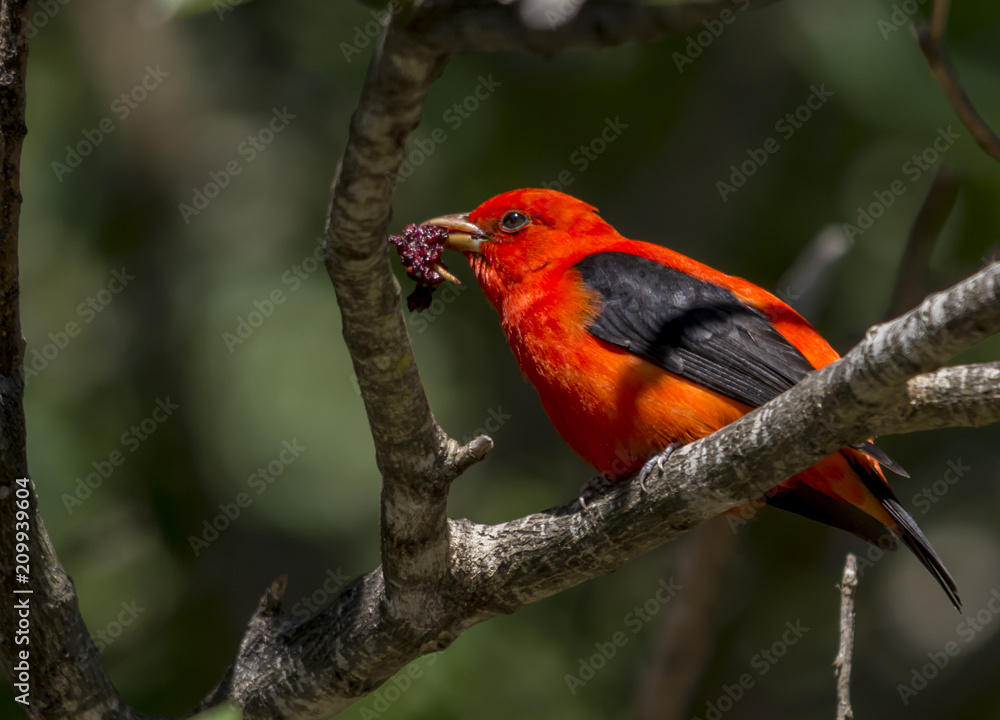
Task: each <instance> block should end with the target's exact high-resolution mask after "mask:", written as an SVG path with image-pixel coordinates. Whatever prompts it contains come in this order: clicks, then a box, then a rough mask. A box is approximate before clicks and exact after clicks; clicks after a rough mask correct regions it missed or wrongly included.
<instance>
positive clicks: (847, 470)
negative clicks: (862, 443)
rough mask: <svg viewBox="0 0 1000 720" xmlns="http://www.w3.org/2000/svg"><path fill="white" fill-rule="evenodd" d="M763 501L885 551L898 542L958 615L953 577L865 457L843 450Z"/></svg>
mask: <svg viewBox="0 0 1000 720" xmlns="http://www.w3.org/2000/svg"><path fill="white" fill-rule="evenodd" d="M838 470H839V472H837V471H838ZM859 480H860V487H859V484H858V481H859ZM766 500H767V503H768V504H769V505H772V506H774V507H778V508H781V509H782V510H788V511H790V512H793V513H796V514H798V515H802V516H804V517H807V518H809V519H811V520H817V521H819V522H822V523H825V524H827V525H832V526H834V527H838V528H841V529H843V530H847V531H849V532H852V533H854V534H855V535H857V536H858V537H860V538H862V539H864V540H867V541H868V542H870V543H872V544H873V545H877V546H879V547H881V548H883V549H887V550H888V549H895V547H896V542H895V540H896V538H898V539H900V540H902V541H903V544H904V545H906V547H908V548H909V549H910V551H911V552H912V553H913V554H914V555H915V556H916V557H917V559H918V560H919V561H920V563H921V564H922V565H923V566H924V567H925V568H927V570H928V572H930V574H931V575H933V576H934V579H935V580H937V581H938V584H940V585H941V588H942V589H943V590H944V591H945V594H946V595H947V596H948V599H949V600H951V602H952V604H953V605H954V606H955V607H956V608H957V609H958V610H959V611H961V609H962V601H961V600H960V599H959V597H958V588H957V586H956V585H955V580H954V578H952V576H951V573H949V572H948V570H947V568H945V566H944V563H943V562H942V561H941V558H940V557H939V556H938V554H937V552H935V551H934V548H933V547H932V546H931V544H930V541H929V540H928V539H927V537H926V536H925V535H924V534H923V532H921V530H920V528H919V527H917V523H916V522H915V521H914V520H913V518H912V517H910V515H909V513H907V512H906V510H904V509H903V506H902V505H901V504H900V502H899V500H897V499H896V496H895V495H894V494H893V492H892V490H890V489H889V486H888V485H887V484H886V481H885V478H884V477H883V475H882V472H881V470H880V469H879V467H878V464H877V463H876V462H875V461H873V460H872V459H871V458H870V457H869V456H867V454H866V453H864V452H862V451H859V450H856V449H853V448H845V449H844V450H842V451H841V452H840V453H838V454H837V455H833V456H830V457H829V458H826V459H825V460H823V461H822V462H820V463H818V464H817V465H814V466H813V467H811V468H809V469H808V470H806V471H805V472H803V473H800V474H799V475H796V476H795V477H794V478H792V479H791V480H789V481H787V482H785V483H782V484H781V485H779V486H778V487H777V488H775V492H773V493H770V494H769V495H768V497H767V498H766Z"/></svg>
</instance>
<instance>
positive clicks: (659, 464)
mask: <svg viewBox="0 0 1000 720" xmlns="http://www.w3.org/2000/svg"><path fill="white" fill-rule="evenodd" d="M680 446H681V444H680V443H670V444H669V445H667V446H666V447H665V448H663V451H662V452H660V453H658V454H656V455H654V456H653V457H651V458H650V459H649V460H647V461H646V464H645V465H643V466H642V469H641V470H640V471H639V473H638V478H639V487H640V488H642V491H643V492H648V491H649V488H647V487H646V481H647V480H648V479H649V476H650V475H651V474H652V473H653V471H654V470H659V471H660V472H663V464H664V463H665V462H666V461H667V458H669V457H670V456H671V455H672V454H673V452H674V450H676V449H677V448H679V447H680Z"/></svg>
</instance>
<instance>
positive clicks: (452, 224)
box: [424, 189, 961, 609]
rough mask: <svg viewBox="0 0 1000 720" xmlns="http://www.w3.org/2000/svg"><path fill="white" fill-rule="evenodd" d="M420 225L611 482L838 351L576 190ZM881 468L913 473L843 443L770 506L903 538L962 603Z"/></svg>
mask: <svg viewBox="0 0 1000 720" xmlns="http://www.w3.org/2000/svg"><path fill="white" fill-rule="evenodd" d="M424 226H425V227H427V226H430V227H433V228H434V229H435V231H436V230H437V229H438V228H440V229H445V230H447V231H448V237H447V239H446V240H444V245H445V247H447V248H450V249H452V250H458V251H460V252H463V253H465V255H466V257H467V258H468V261H469V265H470V266H471V267H472V270H473V271H474V272H475V275H476V278H477V280H478V281H479V284H480V286H481V287H482V289H483V293H484V294H485V295H486V298H487V299H488V300H489V302H490V303H491V304H492V305H493V307H494V308H496V310H497V312H498V313H499V314H500V325H501V327H502V328H503V331H504V333H505V334H506V336H507V340H508V342H509V343H510V347H511V350H513V352H514V357H515V358H516V360H517V364H518V365H519V366H520V367H521V371H522V373H523V374H524V375H525V376H526V377H527V379H528V380H529V381H530V382H531V384H532V385H534V387H535V389H536V390H537V391H538V394H539V396H540V397H541V400H542V405H543V406H544V408H545V411H546V413H548V416H549V418H550V419H551V421H552V423H553V424H554V425H555V427H556V429H557V430H558V431H559V434H560V435H561V436H562V437H563V439H564V440H565V441H566V442H567V443H568V444H569V446H570V447H571V448H573V450H575V451H576V452H577V453H578V454H579V455H580V456H581V457H582V458H583V459H584V460H586V461H587V462H588V463H590V464H591V465H592V466H593V467H595V468H596V469H597V470H599V471H600V472H601V473H603V474H604V475H605V476H606V477H608V478H609V479H611V480H612V481H614V480H617V479H620V478H625V477H628V476H630V475H632V474H634V473H636V472H637V471H640V470H641V469H643V467H644V465H645V464H646V463H647V461H648V460H649V459H650V458H653V457H655V456H656V455H657V454H658V453H660V452H661V451H663V450H665V449H667V448H669V447H671V446H673V445H674V444H683V443H688V442H691V441H693V440H697V439H698V438H701V437H704V436H705V435H708V434H710V433H712V432H714V431H715V430H718V429H719V428H721V427H723V426H725V425H727V424H729V423H731V422H733V421H734V420H736V419H737V418H739V417H740V416H742V415H744V414H745V413H747V412H749V411H750V410H752V409H753V408H756V407H759V406H761V405H763V404H764V403H766V402H767V401H768V400H770V399H772V398H774V397H776V396H777V395H779V394H780V393H782V392H784V391H785V390H787V389H788V388H790V387H792V386H793V385H795V384H796V383H797V382H799V381H800V380H802V378H804V377H805V376H806V375H807V374H808V373H809V372H811V371H812V370H815V369H817V368H821V367H823V366H824V365H827V364H829V363H831V362H833V361H834V360H836V359H837V358H838V357H839V355H838V354H837V353H836V351H835V350H834V349H833V348H832V347H830V345H829V343H827V342H826V340H824V339H823V338H822V337H821V336H820V334H819V333H818V332H817V331H816V330H815V329H814V328H813V327H812V326H811V325H810V324H809V323H808V322H806V320H805V319H804V318H802V317H801V316H800V315H799V314H798V313H796V312H795V311H794V310H793V309H792V308H791V307H789V306H788V305H786V304H785V303H783V302H782V301H781V300H779V299H778V298H776V297H775V296H774V295H772V294H771V293H769V292H767V291H766V290H763V289H762V288H759V287H757V286H756V285H754V284H752V283H750V282H747V281H746V280H742V279H740V278H737V277H732V276H730V275H725V274H723V273H721V272H719V271H718V270H713V269H712V268H710V267H708V266H706V265H702V264H701V263H698V262H696V261H694V260H691V259H690V258H687V257H685V256H683V255H680V254H679V253H676V252H674V251H672V250H668V249H667V248H665V247H662V246H659V245H653V244H651V243H646V242H640V241H637V240H628V239H626V238H624V237H622V236H621V235H619V234H618V233H617V232H616V231H615V229H614V228H613V227H611V226H610V225H609V224H608V223H607V222H605V221H604V220H602V219H601V218H600V217H599V216H598V214H597V211H596V209H595V208H594V207H592V206H590V205H588V204H586V203H584V202H581V201H580V200H577V199H576V198H573V197H570V196H569V195H564V194H562V193H558V192H554V191H551V190H531V189H525V190H514V191H512V192H508V193H504V194H502V195H498V196H497V197H494V198H492V199H491V200H487V201H486V202H485V203H483V204H482V205H480V206H479V207H478V208H476V209H475V210H473V211H472V212H471V213H468V214H467V215H450V216H447V217H440V218H435V219H434V220H429V221H428V222H427V223H424ZM428 229H430V228H429V227H428ZM880 465H884V466H886V467H888V468H889V469H891V470H893V471H895V472H898V473H900V474H903V475H905V471H903V470H902V468H900V467H899V466H898V465H897V464H896V463H895V462H894V461H892V460H891V459H890V458H889V457H888V456H887V455H886V454H885V453H883V452H882V451H881V450H879V449H878V448H877V447H875V445H874V444H872V443H871V442H870V441H869V442H865V443H861V444H858V445H853V446H850V447H845V448H843V449H842V450H840V451H839V452H837V453H836V454H834V455H830V456H829V457H826V458H824V459H823V460H821V461H820V462H818V463H816V464H815V465H813V466H812V467H810V468H808V469H806V470H804V471H802V472H801V473H799V474H798V475H796V476H794V477H792V478H791V479H789V480H787V481H785V482H783V483H781V484H780V485H779V486H777V487H776V488H775V489H774V490H773V491H771V492H769V493H768V494H767V496H766V502H767V503H768V504H770V505H773V506H776V507H779V508H783V509H785V510H789V511H792V512H795V513H798V514H800V515H803V516H805V517H807V518H811V519H813V520H818V521H820V522H824V523H827V524H829V525H833V526H834V527H839V528H843V529H845V530H848V531H850V532H853V533H855V534H857V535H859V536H860V537H862V538H864V539H865V540H868V541H869V542H872V543H877V542H879V540H882V541H883V543H884V541H885V539H886V538H889V539H891V538H892V537H893V536H896V537H898V538H899V539H901V540H902V541H903V543H904V544H906V546H907V547H908V548H910V550H912V551H913V553H914V555H916V557H917V559H918V560H920V562H921V563H923V565H924V566H925V567H926V568H927V569H928V570H929V571H930V573H931V574H932V575H933V576H934V577H935V579H936V580H937V581H938V582H939V583H940V584H941V587H942V588H944V591H945V593H947V595H948V598H949V599H950V600H951V602H952V603H954V605H955V607H957V608H959V609H961V605H960V601H959V598H958V595H957V592H956V586H955V581H954V580H953V579H952V577H951V575H950V574H949V573H948V571H947V570H946V569H945V567H944V565H943V564H942V562H941V559H940V558H939V557H938V555H937V553H936V552H935V551H934V549H933V548H932V547H931V545H930V543H929V542H928V540H927V538H926V537H924V534H923V533H922V532H921V531H920V528H918V527H917V524H916V523H915V522H914V521H913V518H911V517H910V516H909V514H907V512H906V511H905V510H904V509H903V507H902V505H900V503H899V501H898V500H897V499H896V497H895V495H893V493H892V491H891V490H890V489H889V485H888V483H887V482H886V479H885V476H884V475H883V474H882V469H881V467H880ZM888 531H891V533H890V532H888Z"/></svg>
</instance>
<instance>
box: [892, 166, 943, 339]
mask: <svg viewBox="0 0 1000 720" xmlns="http://www.w3.org/2000/svg"><path fill="white" fill-rule="evenodd" d="M957 199H958V175H957V174H956V173H955V172H954V170H952V169H951V167H949V166H948V165H947V164H945V163H942V164H941V166H940V167H939V168H938V170H937V172H936V173H934V179H933V180H932V181H931V187H930V190H928V191H927V197H925V198H924V202H923V204H922V205H921V206H920V212H918V213H917V217H916V218H915V219H914V221H913V226H912V227H911V228H910V237H909V239H908V240H907V241H906V248H905V249H904V250H903V258H902V260H901V261H900V264H899V273H898V275H897V276H896V289H895V290H894V291H893V293H892V299H891V300H890V301H889V309H888V311H887V313H886V319H889V318H894V317H896V316H897V315H902V314H903V313H904V312H906V311H907V310H909V309H910V308H912V307H913V306H914V305H916V304H917V303H918V302H920V301H921V300H923V298H924V295H926V294H927V293H926V284H927V283H926V278H927V270H928V266H929V265H930V259H931V253H933V252H934V246H935V245H936V244H937V239H938V237H939V236H940V235H941V229H942V228H943V227H944V224H945V223H946V222H947V221H948V217H949V216H950V215H951V211H952V208H954V207H955V201H956V200H957Z"/></svg>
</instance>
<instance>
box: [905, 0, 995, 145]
mask: <svg viewBox="0 0 1000 720" xmlns="http://www.w3.org/2000/svg"><path fill="white" fill-rule="evenodd" d="M949 4H950V3H949V1H948V0H935V3H934V9H933V10H932V12H931V22H930V23H927V22H918V23H916V24H915V25H914V30H915V31H916V33H917V41H918V42H919V43H920V49H921V50H922V51H923V53H924V57H926V58H927V62H928V63H929V64H930V66H931V71H932V72H933V73H934V77H936V78H937V81H938V83H939V84H940V85H941V87H942V88H944V92H945V95H946V96H947V97H948V102H949V103H951V107H952V108H953V109H954V110H955V114H956V115H958V119H959V120H961V121H962V124H963V125H965V127H966V128H967V129H968V130H969V132H970V133H972V137H974V138H975V139H976V142H977V143H978V144H979V147H981V148H982V149H983V151H984V152H985V153H986V154H987V155H989V156H990V157H992V158H993V159H994V160H996V161H997V162H1000V137H997V134H996V133H995V132H993V130H992V128H990V126H989V124H988V123H987V122H986V121H985V120H984V119H983V116H982V115H980V114H979V112H978V111H977V110H976V108H975V107H974V106H973V104H972V100H970V99H969V96H968V95H967V94H966V92H965V90H964V89H963V88H962V84H961V82H959V80H958V73H956V72H955V66H954V65H952V64H951V59H950V58H949V57H948V55H947V53H945V51H944V36H945V30H946V29H947V27H948V10H949Z"/></svg>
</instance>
